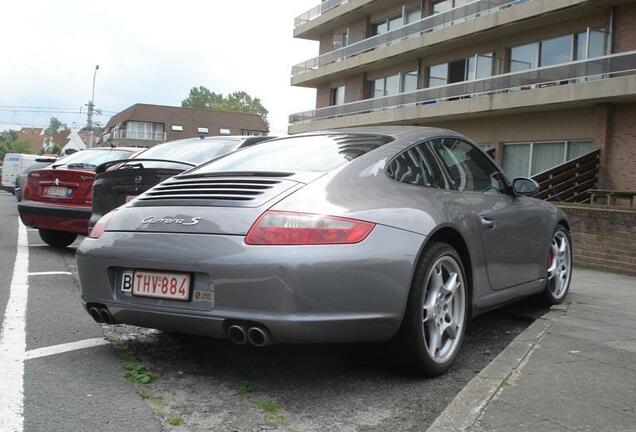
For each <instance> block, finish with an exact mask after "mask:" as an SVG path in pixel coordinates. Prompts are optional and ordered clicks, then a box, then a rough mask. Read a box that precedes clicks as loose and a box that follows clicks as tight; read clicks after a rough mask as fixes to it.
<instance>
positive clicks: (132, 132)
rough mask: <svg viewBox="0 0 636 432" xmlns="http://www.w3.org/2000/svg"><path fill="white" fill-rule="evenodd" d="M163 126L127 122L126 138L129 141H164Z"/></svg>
mask: <svg viewBox="0 0 636 432" xmlns="http://www.w3.org/2000/svg"><path fill="white" fill-rule="evenodd" d="M163 132H164V131H163V124H162V123H148V122H140V121H128V122H126V132H125V136H126V138H128V139H141V140H151V141H163V140H164V134H163Z"/></svg>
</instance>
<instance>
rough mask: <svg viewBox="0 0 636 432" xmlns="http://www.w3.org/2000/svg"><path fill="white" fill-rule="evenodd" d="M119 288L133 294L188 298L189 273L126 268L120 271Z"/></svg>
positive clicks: (172, 298) (164, 297) (175, 298)
mask: <svg viewBox="0 0 636 432" xmlns="http://www.w3.org/2000/svg"><path fill="white" fill-rule="evenodd" d="M121 290H122V291H123V292H130V293H131V294H132V295H134V296H139V297H153V298H160V299H171V300H188V298H189V296H190V275H189V274H188V273H164V272H150V271H141V270H126V271H124V272H123V273H122V279H121Z"/></svg>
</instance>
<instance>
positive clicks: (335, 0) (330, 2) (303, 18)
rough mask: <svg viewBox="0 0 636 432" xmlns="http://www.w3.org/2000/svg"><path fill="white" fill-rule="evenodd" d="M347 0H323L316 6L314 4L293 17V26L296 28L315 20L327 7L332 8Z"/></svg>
mask: <svg viewBox="0 0 636 432" xmlns="http://www.w3.org/2000/svg"><path fill="white" fill-rule="evenodd" d="M348 1H349V0H325V1H323V2H322V3H320V4H319V5H318V6H314V7H313V8H311V9H309V10H308V11H307V12H305V13H304V14H302V15H299V16H297V17H296V18H295V19H294V28H298V27H300V26H301V25H303V24H306V23H308V22H309V21H312V20H315V19H316V18H318V17H319V16H320V15H322V14H324V13H325V12H327V11H328V10H329V9H333V8H335V7H336V6H340V5H341V4H344V3H347V2H348Z"/></svg>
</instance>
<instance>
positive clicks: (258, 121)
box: [102, 103, 269, 147]
mask: <svg viewBox="0 0 636 432" xmlns="http://www.w3.org/2000/svg"><path fill="white" fill-rule="evenodd" d="M268 132H269V127H268V126H267V123H266V122H265V121H264V120H263V119H262V117H261V116H259V115H258V114H252V113H238V112H225V111H209V110H201V109H194V108H183V107H173V106H165V105H151V104H141V103H138V104H135V105H132V106H130V107H128V108H126V109H125V110H123V111H122V112H120V113H118V114H115V115H114V116H113V117H111V119H110V120H109V121H108V123H107V124H106V127H105V128H104V136H103V140H102V143H112V144H113V145H118V146H138V147H151V146H153V145H155V144H158V143H162V142H164V141H173V140H178V139H183V138H196V137H198V136H216V135H267V134H268Z"/></svg>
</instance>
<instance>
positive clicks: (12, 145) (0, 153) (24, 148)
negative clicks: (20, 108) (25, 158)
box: [0, 131, 32, 161]
mask: <svg viewBox="0 0 636 432" xmlns="http://www.w3.org/2000/svg"><path fill="white" fill-rule="evenodd" d="M6 132H15V131H4V132H0V137H4V136H5V133H6ZM6 135H12V134H10V133H9V134H6ZM7 153H32V152H31V146H30V145H29V142H28V141H25V140H23V139H18V138H16V139H15V140H13V141H4V140H2V138H0V161H3V160H4V155H5V154H7Z"/></svg>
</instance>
